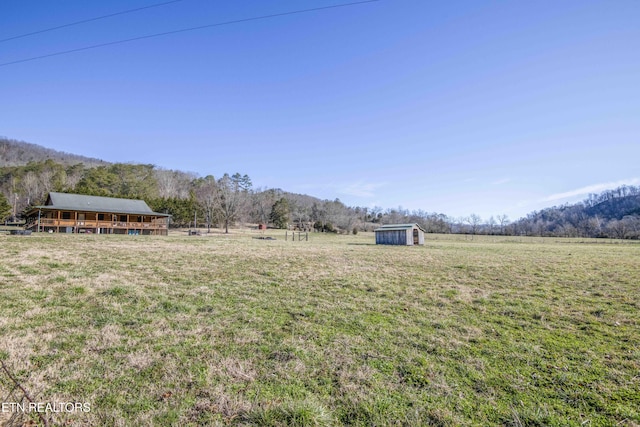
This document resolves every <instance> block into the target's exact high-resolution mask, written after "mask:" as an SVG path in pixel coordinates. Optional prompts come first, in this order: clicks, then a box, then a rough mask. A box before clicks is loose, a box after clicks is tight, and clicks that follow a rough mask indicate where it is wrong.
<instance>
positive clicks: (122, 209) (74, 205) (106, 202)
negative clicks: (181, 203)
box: [35, 192, 170, 216]
mask: <svg viewBox="0 0 640 427" xmlns="http://www.w3.org/2000/svg"><path fill="white" fill-rule="evenodd" d="M35 208H36V209H58V210H69V211H84V212H108V213H119V214H125V213H127V214H138V215H159V216H170V215H167V214H163V213H159V212H154V211H152V210H151V208H150V207H149V205H147V204H146V202H145V201H144V200H134V199H119V198H116V197H101V196H87V195H84V194H69V193H56V192H51V193H49V197H47V203H46V204H45V205H44V206H35Z"/></svg>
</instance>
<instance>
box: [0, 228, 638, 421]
mask: <svg viewBox="0 0 640 427" xmlns="http://www.w3.org/2000/svg"><path fill="white" fill-rule="evenodd" d="M257 235H258V234H257V233H256V234H252V233H251V232H244V233H240V232H236V233H235V234H233V235H231V236H225V235H221V234H215V235H213V236H198V237H186V236H181V235H174V236H169V237H146V236H95V235H94V236H64V235H32V236H0V360H1V361H2V363H3V365H4V367H5V368H6V370H3V371H1V372H0V403H2V402H5V403H6V402H18V401H23V402H25V400H22V399H23V397H24V395H25V392H27V394H28V395H29V397H30V398H31V399H32V400H33V401H35V402H52V403H55V402H84V403H88V404H90V412H80V411H74V412H62V413H51V412H48V413H45V414H42V413H34V412H31V413H29V414H23V413H21V412H19V411H18V412H16V411H13V412H11V411H4V412H0V425H1V424H2V422H3V421H4V422H5V423H7V425H22V424H23V423H25V422H27V425H29V422H31V423H32V424H31V425H35V423H42V422H43V419H46V421H47V422H49V423H50V424H51V425H54V424H55V425H63V424H64V425H73V426H78V425H91V426H102V425H110V426H111V425H112V426H134V425H136V426H144V425H164V426H169V425H175V426H186V425H192V426H197V425H261V426H262V425H264V426H286V425H301V426H302V425H308V426H322V425H327V426H329V425H336V426H339V425H360V426H370V425H379V426H382V425H406V426H417V425H436V426H458V425H478V426H491V425H500V426H548V425H557V426H567V425H576V426H580V425H588V426H638V425H640V310H639V309H640V301H639V296H640V245H638V244H636V243H624V242H614V241H595V240H588V241H579V240H563V239H540V238H537V239H526V238H493V237H483V238H478V237H476V238H474V239H473V240H471V239H470V238H469V237H467V238H465V237H464V236H442V235H427V236H426V239H427V241H426V245H425V246H424V247H388V246H387V247H384V246H376V245H374V244H373V241H374V238H373V235H372V234H371V233H360V234H358V235H357V236H335V235H318V234H311V235H310V239H309V241H308V242H305V241H302V242H298V241H296V242H291V241H288V242H285V241H284V233H283V232H278V233H276V232H273V234H272V235H273V236H274V237H276V238H277V240H275V241H268V240H257V239H253V238H252V237H253V236H257ZM16 383H19V384H20V386H21V387H22V389H21V388H18V387H17V386H16ZM38 414H40V416H42V418H40V417H39V415H38ZM29 420H31V421H29Z"/></svg>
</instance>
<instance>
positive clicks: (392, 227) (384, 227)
mask: <svg viewBox="0 0 640 427" xmlns="http://www.w3.org/2000/svg"><path fill="white" fill-rule="evenodd" d="M414 227H415V228H419V229H420V230H422V231H423V232H424V233H426V232H427V231H426V230H425V229H424V228H422V227H420V225H419V224H415V223H414V224H387V225H382V226H380V227H379V228H376V229H375V230H373V231H398V230H408V229H410V228H414Z"/></svg>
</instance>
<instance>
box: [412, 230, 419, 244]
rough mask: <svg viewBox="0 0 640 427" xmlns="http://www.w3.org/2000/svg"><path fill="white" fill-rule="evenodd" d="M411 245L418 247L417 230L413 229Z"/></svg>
mask: <svg viewBox="0 0 640 427" xmlns="http://www.w3.org/2000/svg"><path fill="white" fill-rule="evenodd" d="M413 244H414V245H419V244H420V239H419V236H418V229H417V228H414V229H413Z"/></svg>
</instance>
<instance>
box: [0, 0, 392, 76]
mask: <svg viewBox="0 0 640 427" xmlns="http://www.w3.org/2000/svg"><path fill="white" fill-rule="evenodd" d="M378 1H381V0H363V1H356V2H352V3H342V4H336V5H333V6H323V7H314V8H311V9H300V10H294V11H291V12H282V13H274V14H271V15H262V16H255V17H253V18H243V19H235V20H233V21H226V22H218V23H215V24H207V25H200V26H197V27H191V28H183V29H180V30H173V31H165V32H162V33H155V34H148V35H146V36H139V37H133V38H130V39H124V40H116V41H113V42H107V43H100V44H95V45H92V46H85V47H79V48H77V49H70V50H64V51H60V52H54V53H48V54H46V55H40V56H33V57H31V58H25V59H19V60H17V61H11V62H4V63H0V67H5V66H7V65H14V64H19V63H21V62H29V61H35V60H37V59H43V58H49V57H52V56H59V55H66V54H69V53H74V52H81V51H83V50H89V49H97V48H100V47H106V46H113V45H116V44H123V43H129V42H133V41H137V40H144V39H150V38H153V37H160V36H166V35H169V34H177V33H184V32H187V31H195V30H202V29H204V28H212V27H220V26H223V25H231V24H239V23H242V22H249V21H258V20H261V19H270V18H276V17H279V16H287V15H295V14H298V13H305V12H314V11H318V10H326V9H336V8H339V7H347V6H356V5H360V4H364V3H374V2H378Z"/></svg>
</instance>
